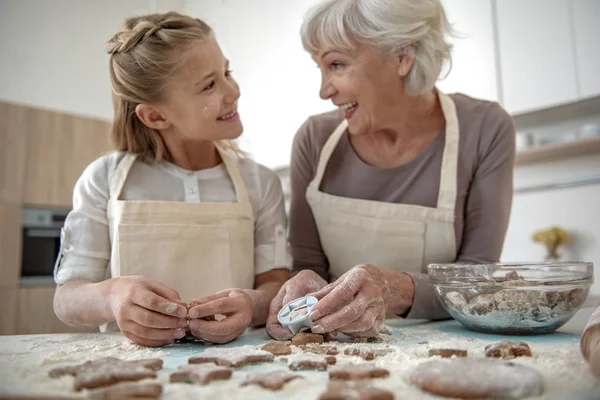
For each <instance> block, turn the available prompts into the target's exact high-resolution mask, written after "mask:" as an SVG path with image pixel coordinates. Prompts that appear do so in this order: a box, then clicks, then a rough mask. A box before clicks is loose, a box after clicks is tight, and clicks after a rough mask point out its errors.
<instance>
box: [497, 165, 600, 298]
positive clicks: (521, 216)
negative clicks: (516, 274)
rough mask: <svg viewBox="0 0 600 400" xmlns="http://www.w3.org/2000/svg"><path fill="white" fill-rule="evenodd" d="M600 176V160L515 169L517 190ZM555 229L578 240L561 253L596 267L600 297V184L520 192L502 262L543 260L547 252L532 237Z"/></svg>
mask: <svg viewBox="0 0 600 400" xmlns="http://www.w3.org/2000/svg"><path fill="white" fill-rule="evenodd" d="M598 174H600V155H590V156H586V157H576V158H570V159H565V160H563V161H554V162H551V163H544V164H536V165H528V166H519V167H517V168H516V170H515V188H521V187H528V186H530V185H538V184H545V183H553V182H559V181H562V180H567V179H573V178H578V177H586V176H592V175H598ZM552 225H559V226H561V227H563V228H565V229H566V230H567V231H568V232H569V233H570V234H571V235H572V239H573V240H572V242H571V243H569V244H568V246H567V247H566V248H561V249H560V251H559V252H560V253H561V254H562V255H563V259H564V260H580V261H591V262H593V263H594V267H595V271H594V275H595V276H596V283H595V284H594V285H593V287H592V290H591V291H592V292H593V293H594V294H595V295H600V184H590V185H585V186H577V187H570V188H562V189H552V190H543V191H539V192H531V193H521V194H519V193H516V194H515V196H514V199H513V208H512V214H511V220H510V226H509V229H508V233H507V237H506V242H505V245H504V251H503V253H502V260H503V261H541V260H543V259H544V256H545V254H546V250H545V247H544V246H543V245H541V244H539V243H535V242H533V240H532V239H531V235H532V234H533V232H535V231H536V230H539V229H544V228H548V227H550V226H552Z"/></svg>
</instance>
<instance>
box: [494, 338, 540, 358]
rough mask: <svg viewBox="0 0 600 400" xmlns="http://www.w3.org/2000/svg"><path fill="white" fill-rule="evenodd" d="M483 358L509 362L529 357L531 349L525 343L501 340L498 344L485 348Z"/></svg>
mask: <svg viewBox="0 0 600 400" xmlns="http://www.w3.org/2000/svg"><path fill="white" fill-rule="evenodd" d="M485 356H486V357H495V358H502V359H504V360H510V359H513V358H515V357H521V356H525V357H531V356H532V354H531V349H530V348H529V345H528V344H527V343H525V342H511V341H508V340H502V341H500V342H498V343H490V344H488V345H486V346H485Z"/></svg>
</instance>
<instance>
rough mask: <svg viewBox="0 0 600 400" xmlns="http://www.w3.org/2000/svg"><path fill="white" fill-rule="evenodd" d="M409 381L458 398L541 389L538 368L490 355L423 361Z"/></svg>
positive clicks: (511, 394) (512, 395)
mask: <svg viewBox="0 0 600 400" xmlns="http://www.w3.org/2000/svg"><path fill="white" fill-rule="evenodd" d="M410 381H411V382H412V383H413V384H414V385H416V386H418V387H419V388H421V389H422V390H423V391H425V392H429V393H433V394H436V395H438V396H445V397H455V398H461V399H483V398H485V399H487V398H502V399H521V398H524V397H529V396H538V395H541V394H542V392H543V391H544V383H543V379H542V376H541V374H540V373H539V372H538V371H537V370H535V369H533V368H531V367H528V366H525V365H521V364H515V363H512V362H506V361H501V360H495V359H489V358H483V359H473V358H451V359H436V360H430V361H426V362H424V363H421V364H419V365H418V366H417V367H416V368H415V369H413V371H412V372H411V374H410Z"/></svg>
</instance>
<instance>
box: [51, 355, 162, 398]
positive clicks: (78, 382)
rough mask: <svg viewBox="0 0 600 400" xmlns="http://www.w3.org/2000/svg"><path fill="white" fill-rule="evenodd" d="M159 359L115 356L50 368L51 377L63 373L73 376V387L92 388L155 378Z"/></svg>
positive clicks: (160, 362) (79, 388)
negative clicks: (124, 358) (130, 358)
mask: <svg viewBox="0 0 600 400" xmlns="http://www.w3.org/2000/svg"><path fill="white" fill-rule="evenodd" d="M162 365H163V361H162V360H160V359H157V358H156V359H146V360H134V361H123V360H120V359H118V358H115V357H106V358H101V359H99V360H95V361H86V362H85V363H83V364H80V365H74V366H68V367H59V368H54V369H52V370H50V372H49V375H50V377H51V378H59V377H61V376H64V375H72V376H74V377H75V383H74V388H75V390H77V391H79V390H81V389H92V388H97V387H102V386H109V385H113V384H115V383H118V382H127V381H139V380H142V379H146V378H156V372H155V371H158V370H159V369H161V368H162Z"/></svg>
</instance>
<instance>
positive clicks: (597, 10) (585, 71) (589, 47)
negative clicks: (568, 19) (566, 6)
mask: <svg viewBox="0 0 600 400" xmlns="http://www.w3.org/2000/svg"><path fill="white" fill-rule="evenodd" d="M571 11H572V13H573V17H572V21H573V33H574V36H575V54H576V58H575V60H576V62H577V73H578V76H579V93H580V95H581V97H584V98H586V97H593V96H600V43H599V41H600V1H598V0H577V1H572V2H571Z"/></svg>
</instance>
